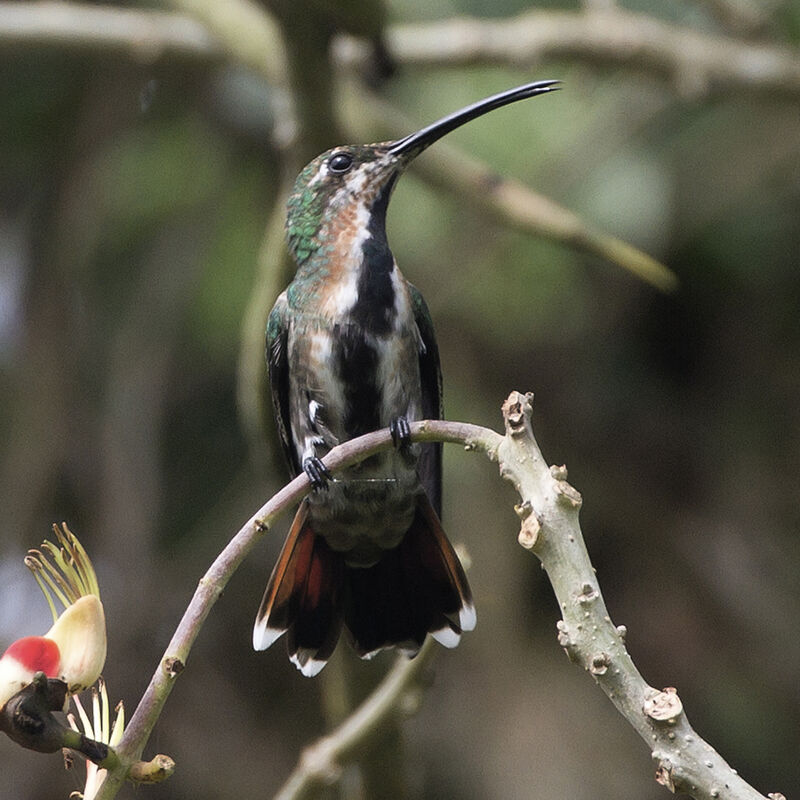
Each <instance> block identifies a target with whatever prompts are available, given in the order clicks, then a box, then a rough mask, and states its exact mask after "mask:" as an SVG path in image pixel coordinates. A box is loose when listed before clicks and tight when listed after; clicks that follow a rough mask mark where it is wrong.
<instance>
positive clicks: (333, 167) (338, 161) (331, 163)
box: [328, 153, 353, 175]
mask: <svg viewBox="0 0 800 800" xmlns="http://www.w3.org/2000/svg"><path fill="white" fill-rule="evenodd" d="M352 166H353V156H351V155H350V153H334V154H333V155H332V156H331V157H330V158H329V159H328V170H329V171H330V172H333V173H334V174H336V175H343V174H344V173H345V172H347V171H348V170H349V169H350V167H352Z"/></svg>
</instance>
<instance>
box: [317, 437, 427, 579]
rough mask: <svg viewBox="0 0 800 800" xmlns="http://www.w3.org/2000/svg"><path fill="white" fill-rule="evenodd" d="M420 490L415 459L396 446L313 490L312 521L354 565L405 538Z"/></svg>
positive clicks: (370, 560) (369, 562) (365, 563)
mask: <svg viewBox="0 0 800 800" xmlns="http://www.w3.org/2000/svg"><path fill="white" fill-rule="evenodd" d="M421 491H422V487H421V485H420V483H419V478H418V477H417V472H416V467H415V463H413V462H409V460H408V459H407V457H406V456H405V455H403V454H402V453H399V452H397V451H394V450H393V451H389V452H387V453H381V454H379V455H377V456H373V457H372V458H370V459H368V460H367V461H365V462H362V463H361V464H359V465H356V466H355V467H352V468H350V469H349V470H347V471H345V472H343V473H341V474H339V475H337V476H336V477H335V478H334V480H333V481H332V482H330V483H329V484H328V486H327V488H326V489H323V490H321V491H317V492H313V493H312V494H311V495H310V496H309V506H310V508H309V513H310V514H311V520H312V527H313V529H314V531H315V533H318V534H320V535H321V536H323V537H324V538H325V541H326V542H327V543H328V546H329V547H330V548H331V549H332V550H336V551H339V552H343V553H345V554H346V560H347V563H348V564H350V565H351V566H360V567H367V566H371V565H372V564H374V563H375V562H376V561H377V560H378V559H379V558H380V555H381V553H382V552H383V551H384V550H390V549H392V548H394V547H397V545H399V544H400V542H401V540H402V538H403V536H404V535H405V534H406V532H407V531H408V529H409V527H410V526H411V523H412V521H413V519H414V513H415V510H416V505H417V495H418V493H419V492H421Z"/></svg>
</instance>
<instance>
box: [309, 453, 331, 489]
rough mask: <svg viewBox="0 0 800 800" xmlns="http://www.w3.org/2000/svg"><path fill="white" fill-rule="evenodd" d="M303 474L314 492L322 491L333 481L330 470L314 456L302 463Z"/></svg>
mask: <svg viewBox="0 0 800 800" xmlns="http://www.w3.org/2000/svg"><path fill="white" fill-rule="evenodd" d="M303 472H305V474H306V475H308V479H309V480H310V481H311V486H312V488H313V489H314V490H315V491H318V492H320V491H324V490H325V489H327V488H328V484H329V483H330V482H331V481H332V480H333V475H331V473H330V470H329V469H328V468H327V467H326V466H325V465H324V464H323V463H322V461H320V459H318V458H317V457H316V456H312V457H311V458H307V459H305V461H303Z"/></svg>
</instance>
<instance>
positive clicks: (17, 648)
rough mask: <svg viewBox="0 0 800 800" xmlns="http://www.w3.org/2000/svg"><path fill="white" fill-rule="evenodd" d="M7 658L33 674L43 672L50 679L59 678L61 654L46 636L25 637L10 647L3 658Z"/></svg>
mask: <svg viewBox="0 0 800 800" xmlns="http://www.w3.org/2000/svg"><path fill="white" fill-rule="evenodd" d="M6 656H10V657H11V658H13V659H14V660H15V661H17V662H18V663H19V664H20V665H22V666H23V667H24V668H25V669H29V670H31V671H32V672H38V671H39V670H41V671H42V672H44V674H45V675H47V677H48V678H56V677H58V668H59V666H60V664H61V653H59V650H58V645H57V644H56V643H55V642H54V641H53V640H52V639H47V638H46V637H44V636H24V637H23V638H22V639H17V641H16V642H14V643H13V644H11V645H10V646H9V648H8V650H6V652H5V653H4V654H3V658H5V657H6Z"/></svg>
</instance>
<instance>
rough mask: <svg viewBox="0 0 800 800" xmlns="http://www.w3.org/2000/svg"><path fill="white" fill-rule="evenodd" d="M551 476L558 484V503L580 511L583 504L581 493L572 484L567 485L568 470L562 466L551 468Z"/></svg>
mask: <svg viewBox="0 0 800 800" xmlns="http://www.w3.org/2000/svg"><path fill="white" fill-rule="evenodd" d="M550 475H551V476H552V477H553V478H554V479H555V482H556V496H557V499H558V502H559V503H561V505H563V506H567V507H568V508H575V509H578V508H580V507H581V505H582V504H583V498H582V497H581V493H580V492H579V491H578V490H577V489H576V488H575V487H574V486H573V485H572V484H571V483H567V481H566V477H567V468H566V467H565V466H564V465H563V464H562V465H561V466H560V467H557V466H555V465H554V466H552V467H550Z"/></svg>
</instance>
